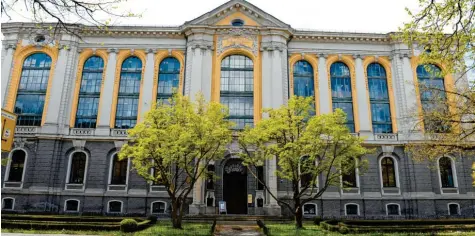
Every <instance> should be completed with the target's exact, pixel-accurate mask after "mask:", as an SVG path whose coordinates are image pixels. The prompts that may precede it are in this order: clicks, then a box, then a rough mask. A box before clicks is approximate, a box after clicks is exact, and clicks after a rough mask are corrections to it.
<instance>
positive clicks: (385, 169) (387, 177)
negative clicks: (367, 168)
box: [381, 157, 396, 187]
mask: <svg viewBox="0 0 475 236" xmlns="http://www.w3.org/2000/svg"><path fill="white" fill-rule="evenodd" d="M381 169H382V176H383V187H396V172H395V167H394V161H393V159H392V158H390V157H384V158H383V160H382V161H381Z"/></svg>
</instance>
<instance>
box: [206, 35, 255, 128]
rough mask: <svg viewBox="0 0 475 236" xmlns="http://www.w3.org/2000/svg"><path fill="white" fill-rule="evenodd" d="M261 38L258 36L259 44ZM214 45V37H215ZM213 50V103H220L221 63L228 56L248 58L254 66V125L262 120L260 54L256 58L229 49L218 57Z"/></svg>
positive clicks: (252, 55)
mask: <svg viewBox="0 0 475 236" xmlns="http://www.w3.org/2000/svg"><path fill="white" fill-rule="evenodd" d="M260 40H261V37H260V36H259V42H260ZM215 44H216V37H215ZM259 44H260V43H259ZM216 51H217V50H215V52H214V54H215V55H213V74H212V75H213V76H212V77H213V78H212V81H211V100H212V101H215V102H219V101H220V99H219V98H220V88H221V86H220V85H221V61H222V60H223V59H224V58H225V57H227V56H230V55H244V56H247V57H249V58H250V59H251V60H252V62H253V64H254V75H253V76H254V124H256V123H257V122H259V121H260V120H261V119H262V89H261V87H262V78H261V65H262V64H261V63H262V62H261V58H262V56H261V53H260V50H258V51H259V54H258V55H257V56H256V55H254V54H253V53H252V52H251V51H248V50H246V49H243V48H230V49H227V50H226V51H224V52H222V53H221V54H220V55H216V53H217V52H216Z"/></svg>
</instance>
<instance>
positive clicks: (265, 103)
mask: <svg viewBox="0 0 475 236" xmlns="http://www.w3.org/2000/svg"><path fill="white" fill-rule="evenodd" d="M261 50H262V53H261V55H262V107H263V108H272V107H273V106H272V86H271V84H272V64H273V60H272V51H269V50H263V49H261ZM267 117H268V114H267V113H266V114H263V117H262V118H263V119H265V118H267Z"/></svg>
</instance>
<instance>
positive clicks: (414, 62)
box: [411, 56, 457, 132]
mask: <svg viewBox="0 0 475 236" xmlns="http://www.w3.org/2000/svg"><path fill="white" fill-rule="evenodd" d="M421 63H422V61H421V59H420V57H419V56H413V57H412V58H411V67H412V74H413V76H412V77H413V80H414V89H415V91H416V100H417V112H418V115H419V121H423V112H422V103H421V95H420V93H419V78H418V77H417V66H419V65H420V64H421ZM424 64H434V65H436V66H438V67H439V68H440V69H441V72H442V74H443V75H444V86H445V90H447V91H449V92H453V91H455V83H454V79H453V77H452V74H450V73H447V71H448V70H447V67H446V66H445V65H444V64H443V63H440V62H437V61H427V62H424ZM446 96H447V102H448V104H449V112H450V113H452V114H455V112H456V111H455V107H454V105H455V104H454V101H455V97H454V95H453V94H452V93H447V94H446ZM419 124H420V127H421V131H422V132H425V128H424V122H419ZM454 126H457V125H454ZM455 128H457V127H455Z"/></svg>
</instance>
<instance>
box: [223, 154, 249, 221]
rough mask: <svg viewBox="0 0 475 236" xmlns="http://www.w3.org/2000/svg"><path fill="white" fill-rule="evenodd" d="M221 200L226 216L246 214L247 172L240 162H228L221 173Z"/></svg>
mask: <svg viewBox="0 0 475 236" xmlns="http://www.w3.org/2000/svg"><path fill="white" fill-rule="evenodd" d="M223 200H224V201H226V208H227V212H228V214H247V171H246V167H244V166H243V165H242V164H241V161H237V160H236V161H234V160H232V161H228V163H226V166H225V168H224V173H223Z"/></svg>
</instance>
